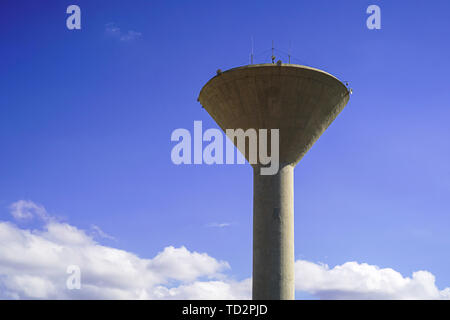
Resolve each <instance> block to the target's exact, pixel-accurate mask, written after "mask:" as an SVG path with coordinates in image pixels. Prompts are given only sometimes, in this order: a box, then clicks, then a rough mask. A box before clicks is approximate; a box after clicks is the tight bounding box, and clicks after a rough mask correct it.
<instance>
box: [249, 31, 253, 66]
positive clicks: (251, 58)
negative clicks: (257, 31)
mask: <svg viewBox="0 0 450 320" xmlns="http://www.w3.org/2000/svg"><path fill="white" fill-rule="evenodd" d="M250 64H253V36H252V53H251V54H250Z"/></svg>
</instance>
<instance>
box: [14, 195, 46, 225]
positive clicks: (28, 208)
mask: <svg viewBox="0 0 450 320" xmlns="http://www.w3.org/2000/svg"><path fill="white" fill-rule="evenodd" d="M10 209H11V214H12V216H13V217H14V218H15V219H17V220H28V219H32V218H33V217H38V218H40V219H42V220H48V219H49V215H48V214H47V211H46V210H45V208H44V207H43V206H41V205H38V204H36V203H34V202H33V201H28V200H19V201H17V202H14V203H13V204H11V206H10Z"/></svg>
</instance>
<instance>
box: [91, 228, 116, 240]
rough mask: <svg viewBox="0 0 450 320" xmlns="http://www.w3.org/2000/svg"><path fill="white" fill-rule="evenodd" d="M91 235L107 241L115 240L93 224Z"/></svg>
mask: <svg viewBox="0 0 450 320" xmlns="http://www.w3.org/2000/svg"><path fill="white" fill-rule="evenodd" d="M91 230H92V235H93V236H94V237H100V238H104V239H108V240H116V238H114V237H113V236H111V235H109V234H107V233H106V232H104V231H103V230H102V229H101V228H100V227H99V226H96V225H95V224H92V225H91Z"/></svg>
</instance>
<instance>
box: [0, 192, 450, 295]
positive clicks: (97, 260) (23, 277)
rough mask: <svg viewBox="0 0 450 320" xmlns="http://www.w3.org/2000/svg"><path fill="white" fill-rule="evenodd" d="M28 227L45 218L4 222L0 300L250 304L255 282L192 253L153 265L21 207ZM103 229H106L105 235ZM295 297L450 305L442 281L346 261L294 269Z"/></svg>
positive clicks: (17, 212)
mask: <svg viewBox="0 0 450 320" xmlns="http://www.w3.org/2000/svg"><path fill="white" fill-rule="evenodd" d="M10 209H11V213H12V215H13V217H15V218H17V219H19V220H22V219H29V218H32V217H33V216H35V215H37V216H39V217H41V216H43V217H45V219H44V222H45V225H44V227H43V228H42V229H38V230H30V229H24V228H20V227H18V226H16V225H15V224H13V223H10V222H1V221H0V298H12V299H34V298H47V299H249V298H251V279H250V278H249V279H245V280H242V281H236V280H234V279H233V278H232V277H230V276H229V275H227V273H226V272H228V271H229V270H230V266H229V264H228V263H227V262H225V261H219V260H217V259H215V258H213V257H211V256H209V255H208V254H206V253H198V252H195V251H189V250H188V249H187V248H185V247H179V248H175V247H172V246H169V247H166V248H164V249H163V250H162V251H161V252H159V253H158V254H157V255H156V256H155V257H153V258H151V259H146V258H141V257H139V256H137V255H136V254H133V253H131V252H127V251H125V250H120V249H116V248H113V247H109V246H104V245H101V244H99V243H98V242H96V241H95V240H94V238H93V237H92V235H89V234H88V233H87V232H85V231H83V230H81V229H78V228H77V227H75V226H72V225H69V224H68V223H63V222H58V221H56V219H53V218H52V217H50V216H49V215H48V213H47V211H46V210H45V208H44V207H42V206H39V205H36V204H34V203H33V202H31V201H23V200H21V201H18V202H15V203H14V204H13V205H11V207H10ZM99 230H101V229H100V228H99ZM69 265H77V266H79V267H80V270H81V289H80V290H69V289H67V288H66V280H67V278H68V277H69V274H67V273H66V270H67V267H68V266H69ZM295 272H296V290H298V291H304V292H308V293H310V294H311V295H314V296H317V297H318V298H322V299H449V298H450V288H445V289H444V290H439V289H438V288H437V287H436V284H435V277H434V275H433V274H431V273H430V272H428V271H417V272H414V273H413V274H412V277H404V276H402V275H401V274H400V273H399V272H397V271H395V270H393V269H390V268H384V269H383V268H379V267H377V266H375V265H369V264H365V263H357V262H347V263H344V264H342V265H338V266H335V267H333V268H330V267H329V266H327V265H324V264H317V263H313V262H309V261H305V260H297V261H296V263H295Z"/></svg>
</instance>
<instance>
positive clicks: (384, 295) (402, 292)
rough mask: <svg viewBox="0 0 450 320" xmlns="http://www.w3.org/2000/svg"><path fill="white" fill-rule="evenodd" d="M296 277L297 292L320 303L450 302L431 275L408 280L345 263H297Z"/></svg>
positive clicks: (416, 274) (418, 274)
mask: <svg viewBox="0 0 450 320" xmlns="http://www.w3.org/2000/svg"><path fill="white" fill-rule="evenodd" d="M295 274H296V281H295V282H296V286H295V288H296V290H300V291H306V292H308V293H311V294H313V295H316V296H317V297H319V298H321V299H450V288H446V289H444V290H439V289H438V288H437V287H436V284H435V277H434V275H433V274H431V273H430V272H428V271H417V272H414V273H413V274H412V277H411V278H409V277H403V276H402V275H401V274H400V273H399V272H397V271H395V270H394V269H391V268H379V267H378V266H375V265H369V264H367V263H357V262H346V263H344V264H342V265H338V266H335V267H334V268H330V267H328V266H327V265H325V264H316V263H312V262H309V261H305V260H297V261H296V263H295Z"/></svg>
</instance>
